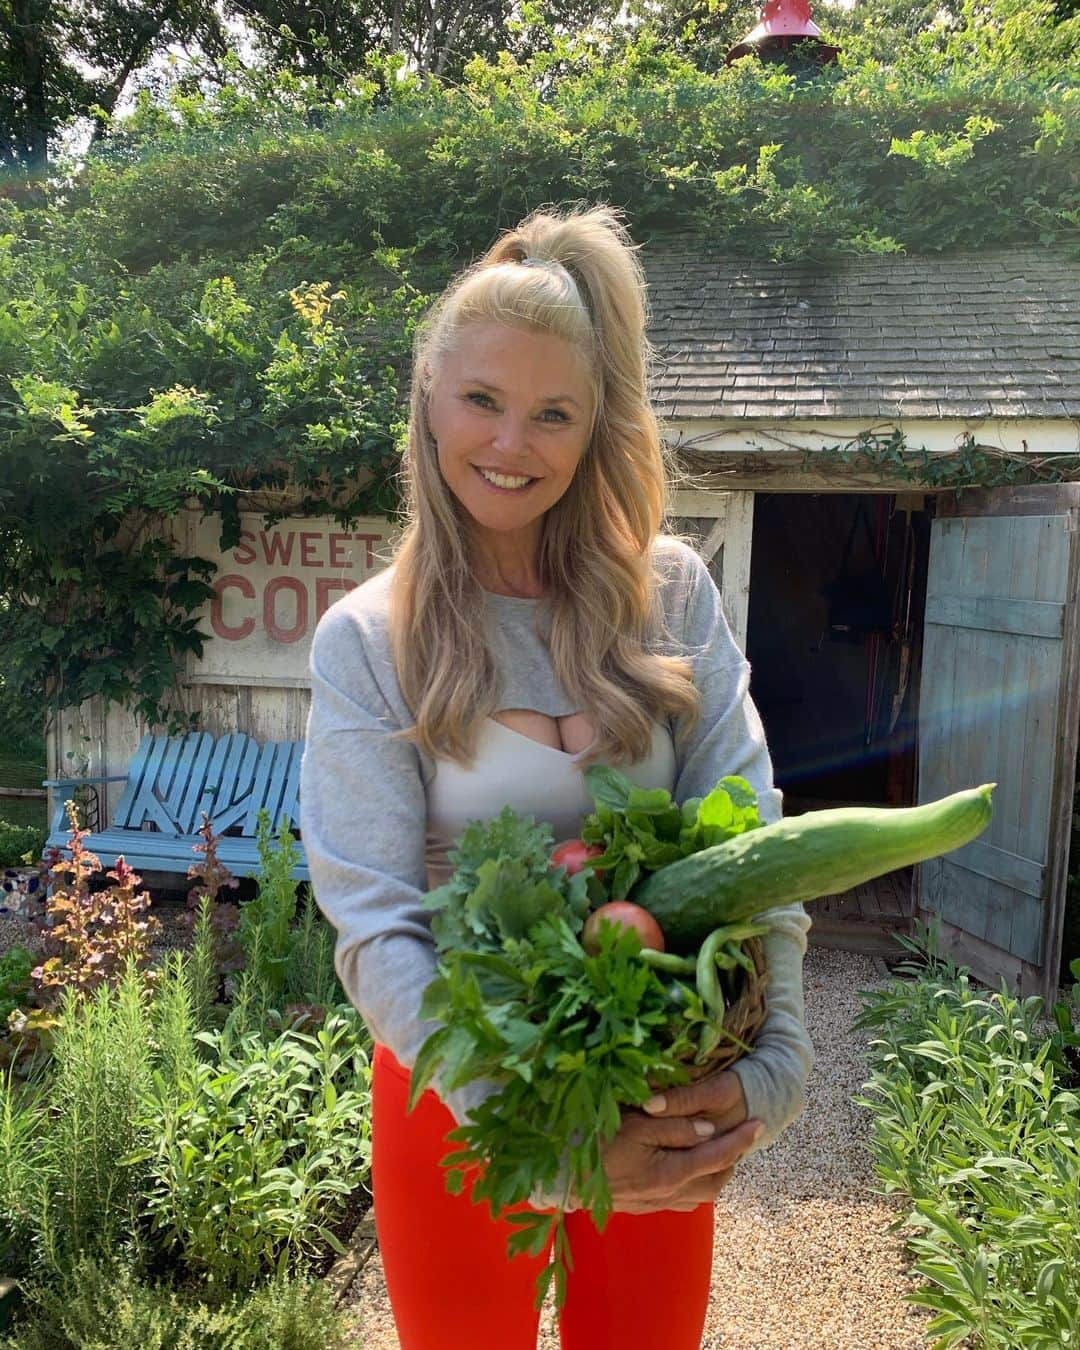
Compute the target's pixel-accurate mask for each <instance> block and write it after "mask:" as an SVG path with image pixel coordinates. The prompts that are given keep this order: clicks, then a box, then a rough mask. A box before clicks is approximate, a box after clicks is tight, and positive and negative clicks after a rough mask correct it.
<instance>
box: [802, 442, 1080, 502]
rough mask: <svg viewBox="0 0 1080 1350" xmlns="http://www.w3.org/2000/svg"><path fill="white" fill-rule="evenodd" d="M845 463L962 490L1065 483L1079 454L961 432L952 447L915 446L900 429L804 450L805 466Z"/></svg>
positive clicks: (1078, 469)
mask: <svg viewBox="0 0 1080 1350" xmlns="http://www.w3.org/2000/svg"><path fill="white" fill-rule="evenodd" d="M836 465H846V466H848V467H850V468H854V469H872V470H875V471H877V472H879V473H884V474H887V475H888V476H889V477H890V478H892V479H893V480H894V481H897V482H907V483H912V484H915V485H917V486H919V487H928V488H938V489H942V488H948V489H951V490H953V491H956V492H963V490H964V489H965V488H972V487H1002V486H1004V485H1006V484H1009V483H1068V482H1074V481H1076V480H1077V479H1080V455H1068V454H1049V455H1041V456H1040V455H1034V454H1028V453H1026V452H1024V453H1018V452H1015V451H1008V450H998V449H995V448H994V447H993V446H985V445H980V444H978V442H977V441H976V440H975V437H974V435H972V433H971V432H965V433H964V435H963V436H961V438H960V444H959V445H958V446H957V448H956V449H955V450H952V451H949V452H944V451H937V450H935V451H934V452H932V453H931V452H930V451H928V450H927V449H926V448H925V446H913V445H912V444H911V443H910V442H909V441H908V438H907V436H906V434H905V433H904V432H903V431H900V430H898V429H895V430H893V431H890V432H888V433H887V434H885V435H881V434H879V433H877V432H872V431H863V432H860V433H859V434H858V435H857V436H855V437H854V438H853V439H852V440H850V441H848V442H847V443H846V444H845V445H832V446H824V447H822V449H820V450H814V451H810V450H808V451H805V452H804V454H803V467H804V469H807V470H810V469H813V470H822V469H829V468H833V467H835V466H836Z"/></svg>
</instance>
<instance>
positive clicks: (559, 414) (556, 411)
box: [544, 408, 570, 423]
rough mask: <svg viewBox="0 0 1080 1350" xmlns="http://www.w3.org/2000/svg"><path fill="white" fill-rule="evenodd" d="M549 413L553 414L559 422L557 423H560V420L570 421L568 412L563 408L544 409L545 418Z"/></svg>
mask: <svg viewBox="0 0 1080 1350" xmlns="http://www.w3.org/2000/svg"><path fill="white" fill-rule="evenodd" d="M549 413H550V414H551V416H552V418H553V419H554V420H555V422H557V423H558V422H569V421H570V418H569V416H568V415H567V414H566V413H564V412H563V410H562V409H561V408H545V409H544V418H545V420H546V419H547V416H548V414H549Z"/></svg>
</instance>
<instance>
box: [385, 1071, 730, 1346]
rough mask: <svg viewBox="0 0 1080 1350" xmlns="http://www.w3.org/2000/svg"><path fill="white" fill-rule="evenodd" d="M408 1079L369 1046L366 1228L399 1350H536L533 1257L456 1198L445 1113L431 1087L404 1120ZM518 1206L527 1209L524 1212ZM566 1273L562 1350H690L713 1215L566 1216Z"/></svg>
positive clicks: (697, 1342) (486, 1215) (482, 1208)
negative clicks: (369, 1223) (370, 1225)
mask: <svg viewBox="0 0 1080 1350" xmlns="http://www.w3.org/2000/svg"><path fill="white" fill-rule="evenodd" d="M408 1088H409V1071H408V1069H406V1068H403V1067H402V1065H401V1064H399V1063H398V1061H397V1060H396V1059H395V1058H394V1056H393V1055H392V1054H391V1053H390V1051H389V1050H387V1049H386V1047H385V1046H382V1045H377V1046H376V1047H375V1059H374V1074H373V1080H372V1095H373V1104H372V1105H373V1113H372V1147H373V1163H372V1186H373V1190H374V1192H375V1227H376V1231H377V1233H378V1239H379V1250H380V1253H381V1255H382V1261H383V1270H384V1272H385V1275H386V1285H387V1289H388V1291H389V1294H390V1305H391V1307H392V1309H393V1312H394V1321H395V1323H396V1325H397V1331H398V1336H399V1338H400V1341H401V1350H535V1346H536V1337H537V1329H538V1327H539V1321H540V1314H539V1312H538V1311H537V1310H535V1309H534V1308H533V1301H534V1297H535V1284H536V1277H537V1275H538V1273H539V1272H540V1270H541V1269H542V1268H543V1267H544V1266H545V1265H546V1264H547V1261H548V1255H547V1254H545V1255H544V1256H543V1257H542V1258H541V1257H535V1258H534V1257H529V1256H525V1255H522V1256H515V1257H514V1258H513V1259H511V1258H509V1257H508V1256H507V1254H506V1239H507V1235H508V1234H509V1233H510V1232H512V1231H513V1229H512V1227H511V1225H510V1224H508V1223H506V1222H505V1220H503V1219H498V1220H495V1219H492V1217H491V1214H490V1211H489V1209H488V1205H487V1202H486V1201H482V1202H481V1203H479V1204H474V1203H473V1202H472V1200H471V1198H470V1195H469V1191H470V1189H471V1185H470V1184H469V1183H468V1182H467V1183H466V1186H465V1188H464V1190H463V1192H462V1194H461V1195H451V1194H450V1193H449V1192H448V1191H447V1189H446V1185H445V1178H446V1171H445V1169H444V1168H442V1167H440V1166H439V1163H440V1160H441V1159H442V1158H443V1157H444V1156H445V1155H446V1154H447V1153H450V1152H452V1151H453V1149H454V1147H455V1146H454V1145H452V1144H449V1145H448V1144H447V1143H446V1134H447V1131H449V1130H452V1129H453V1128H454V1118H453V1116H452V1115H451V1114H450V1112H449V1111H448V1110H447V1109H446V1107H445V1106H444V1105H443V1104H442V1102H441V1101H440V1100H439V1098H438V1097H437V1096H436V1095H435V1093H434V1092H432V1091H431V1090H430V1089H429V1090H428V1091H426V1092H425V1093H424V1095H423V1096H422V1097H421V1099H420V1101H419V1102H418V1103H417V1104H416V1108H415V1110H414V1111H413V1112H412V1114H411V1115H410V1114H406V1111H405V1104H406V1102H407V1100H408ZM516 1208H517V1209H526V1208H528V1207H527V1206H526V1205H519V1206H517V1207H516ZM566 1228H567V1236H568V1238H569V1241H570V1251H571V1255H572V1258H573V1262H574V1269H573V1271H572V1272H571V1273H570V1276H569V1279H568V1281H567V1297H566V1304H565V1306H564V1308H563V1310H562V1315H561V1319H560V1322H559V1333H560V1340H561V1344H562V1350H609V1347H610V1350H615V1347H618V1350H699V1348H700V1346H701V1333H702V1329H703V1327H704V1325H705V1310H706V1305H707V1304H708V1300H709V1280H710V1275H711V1271H712V1242H713V1207H712V1205H711V1204H708V1205H699V1206H698V1208H697V1209H695V1210H691V1211H690V1212H688V1213H683V1212H680V1211H675V1210H669V1211H662V1212H660V1213H656V1214H612V1215H611V1216H610V1218H609V1219H608V1222H607V1226H606V1227H605V1229H604V1231H603V1233H598V1232H597V1230H596V1227H595V1226H594V1224H593V1222H592V1219H591V1217H590V1215H589V1214H588V1213H587V1212H583V1211H581V1212H576V1213H573V1214H569V1215H567V1218H566Z"/></svg>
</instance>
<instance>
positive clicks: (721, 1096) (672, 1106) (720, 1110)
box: [642, 1069, 746, 1134]
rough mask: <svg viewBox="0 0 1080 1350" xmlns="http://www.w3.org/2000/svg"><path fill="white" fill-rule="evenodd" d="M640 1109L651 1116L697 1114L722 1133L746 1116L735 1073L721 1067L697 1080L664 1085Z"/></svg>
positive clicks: (743, 1099) (740, 1087)
mask: <svg viewBox="0 0 1080 1350" xmlns="http://www.w3.org/2000/svg"><path fill="white" fill-rule="evenodd" d="M654 1103H663V1105H659V1104H658V1105H654ZM642 1110H643V1111H645V1112H646V1113H647V1114H648V1115H650V1116H651V1117H652V1118H653V1119H654V1120H669V1119H670V1120H674V1119H678V1118H680V1117H685V1116H694V1117H700V1118H701V1119H703V1120H709V1121H712V1123H713V1125H714V1126H715V1127H716V1133H717V1134H723V1133H725V1132H726V1131H727V1130H732V1129H734V1128H735V1126H736V1125H741V1124H742V1122H743V1121H744V1120H745V1119H746V1097H745V1095H744V1093H743V1088H742V1082H741V1080H740V1079H739V1075H738V1074H737V1073H735V1072H733V1070H731V1069H723V1070H721V1072H720V1073H714V1074H710V1075H709V1076H708V1077H707V1078H702V1079H700V1080H699V1081H698V1082H697V1083H687V1084H686V1085H685V1086H683V1087H673V1088H668V1089H667V1090H666V1091H665V1092H664V1093H663V1094H662V1095H661V1096H657V1097H652V1098H650V1099H649V1101H647V1102H646V1103H645V1105H644V1106H643V1107H642Z"/></svg>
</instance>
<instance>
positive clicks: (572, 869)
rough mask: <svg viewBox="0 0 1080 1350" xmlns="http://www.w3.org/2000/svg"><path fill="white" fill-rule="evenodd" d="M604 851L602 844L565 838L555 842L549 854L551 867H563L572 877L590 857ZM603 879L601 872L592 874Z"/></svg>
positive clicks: (594, 856) (596, 856)
mask: <svg viewBox="0 0 1080 1350" xmlns="http://www.w3.org/2000/svg"><path fill="white" fill-rule="evenodd" d="M603 851H604V846H603V845H602V844H586V843H585V841H584V840H583V839H565V840H564V841H563V842H562V843H561V844H556V845H555V848H554V851H553V852H552V854H551V865H552V867H565V868H566V874H567V876H570V877H573V876H577V874H578V873H579V872H580V871H581V870H582V868H583V867H584V866H585V864H586V863H587V862H588V861H589V859H590V858H599V857H600V855H601V853H603ZM593 875H594V876H597V877H599V878H600V880H601V881H603V879H604V874H603V872H595V873H594V874H593Z"/></svg>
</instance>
